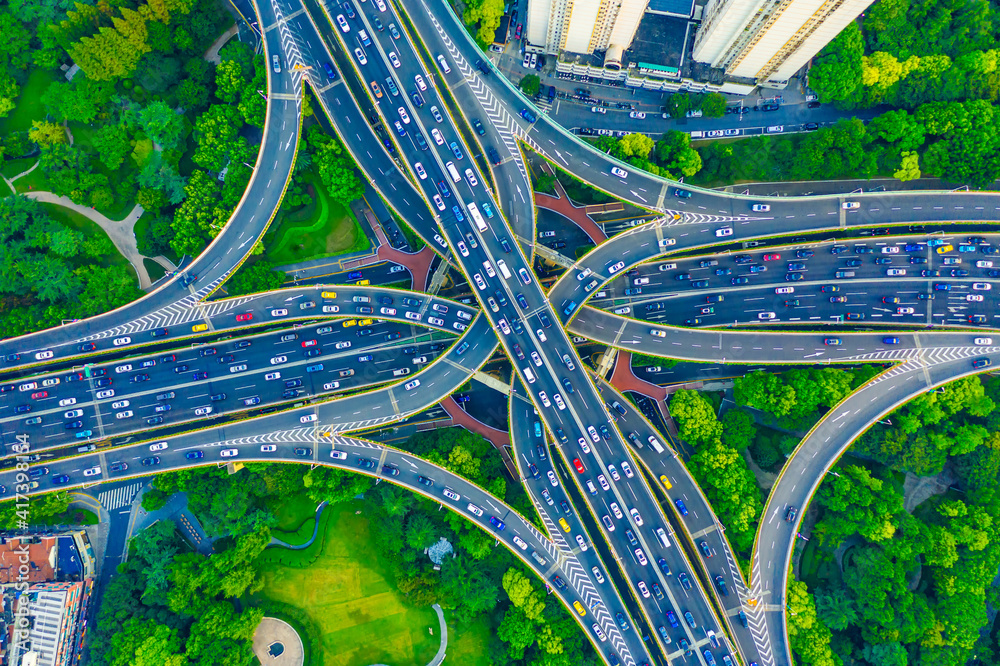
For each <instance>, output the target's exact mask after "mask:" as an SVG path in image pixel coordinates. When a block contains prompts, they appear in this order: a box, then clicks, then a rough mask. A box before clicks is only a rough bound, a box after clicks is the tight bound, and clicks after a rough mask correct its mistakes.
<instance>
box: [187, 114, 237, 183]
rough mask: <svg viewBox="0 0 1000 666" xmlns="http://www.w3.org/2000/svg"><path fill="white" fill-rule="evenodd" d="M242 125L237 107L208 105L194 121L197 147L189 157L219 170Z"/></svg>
mask: <svg viewBox="0 0 1000 666" xmlns="http://www.w3.org/2000/svg"><path fill="white" fill-rule="evenodd" d="M242 126H243V118H242V117H241V116H240V112H239V110H238V109H235V108H233V107H231V106H225V105H221V104H220V105H215V106H212V107H210V108H209V109H208V111H206V112H205V113H203V114H201V115H200V116H199V117H198V120H197V121H196V122H195V140H196V141H197V142H198V149H197V150H196V151H195V153H194V156H193V157H192V158H191V159H192V160H193V161H194V162H195V163H196V164H198V165H199V166H202V167H204V168H206V169H211V170H213V171H221V170H222V168H223V167H225V166H226V163H227V161H228V158H229V153H230V146H231V145H232V143H233V142H234V141H236V136H237V133H238V132H239V130H240V128H241V127H242Z"/></svg>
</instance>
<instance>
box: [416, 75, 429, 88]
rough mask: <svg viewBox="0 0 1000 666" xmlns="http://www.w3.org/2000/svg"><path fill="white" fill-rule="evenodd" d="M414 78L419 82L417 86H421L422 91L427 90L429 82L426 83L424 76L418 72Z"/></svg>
mask: <svg viewBox="0 0 1000 666" xmlns="http://www.w3.org/2000/svg"><path fill="white" fill-rule="evenodd" d="M413 80H414V82H415V83H416V84H417V87H418V88H420V90H421V91H423V90H427V84H426V83H424V77H422V76H420V75H419V74H417V75H416V76H414V77H413Z"/></svg>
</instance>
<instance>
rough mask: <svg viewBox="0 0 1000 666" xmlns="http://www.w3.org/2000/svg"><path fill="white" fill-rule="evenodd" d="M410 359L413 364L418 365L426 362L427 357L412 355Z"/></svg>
mask: <svg viewBox="0 0 1000 666" xmlns="http://www.w3.org/2000/svg"><path fill="white" fill-rule="evenodd" d="M412 360H413V364H414V365H420V364H421V363H426V362H427V357H426V356H414V357H413V359H412Z"/></svg>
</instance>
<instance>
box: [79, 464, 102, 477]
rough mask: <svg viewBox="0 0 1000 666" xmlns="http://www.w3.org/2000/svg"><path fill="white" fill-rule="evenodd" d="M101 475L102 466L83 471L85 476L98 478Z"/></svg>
mask: <svg viewBox="0 0 1000 666" xmlns="http://www.w3.org/2000/svg"><path fill="white" fill-rule="evenodd" d="M100 473H101V468H100V466H98V467H91V468H90V469H85V470H83V475H84V476H97V475H98V474H100Z"/></svg>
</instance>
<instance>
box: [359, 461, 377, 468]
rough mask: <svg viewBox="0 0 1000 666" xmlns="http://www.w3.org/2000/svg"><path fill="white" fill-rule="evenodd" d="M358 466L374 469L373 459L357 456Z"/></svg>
mask: <svg viewBox="0 0 1000 666" xmlns="http://www.w3.org/2000/svg"><path fill="white" fill-rule="evenodd" d="M358 467H362V468H364V469H375V461H374V460H369V459H368V458H358Z"/></svg>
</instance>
